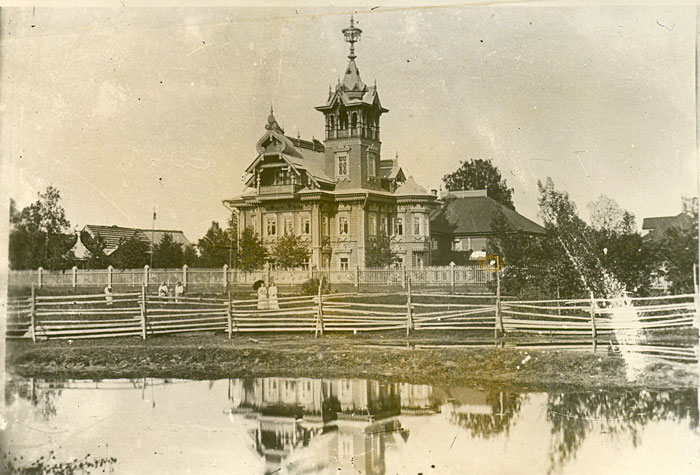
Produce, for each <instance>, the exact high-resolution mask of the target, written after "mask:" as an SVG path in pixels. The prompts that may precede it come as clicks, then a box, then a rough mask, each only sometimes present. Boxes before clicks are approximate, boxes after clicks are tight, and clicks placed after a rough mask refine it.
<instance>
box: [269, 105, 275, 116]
mask: <svg viewBox="0 0 700 475" xmlns="http://www.w3.org/2000/svg"><path fill="white" fill-rule="evenodd" d="M274 113H275V111H274V110H272V104H270V114H274Z"/></svg>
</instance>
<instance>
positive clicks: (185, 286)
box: [182, 264, 187, 291]
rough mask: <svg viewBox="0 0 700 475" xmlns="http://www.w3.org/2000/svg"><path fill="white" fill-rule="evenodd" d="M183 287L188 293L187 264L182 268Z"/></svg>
mask: <svg viewBox="0 0 700 475" xmlns="http://www.w3.org/2000/svg"><path fill="white" fill-rule="evenodd" d="M182 286H183V287H184V288H185V291H187V264H184V265H183V266H182Z"/></svg>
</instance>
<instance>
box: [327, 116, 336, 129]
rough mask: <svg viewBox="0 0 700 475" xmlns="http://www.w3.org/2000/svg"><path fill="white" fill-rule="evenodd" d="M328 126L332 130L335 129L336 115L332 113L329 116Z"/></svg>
mask: <svg viewBox="0 0 700 475" xmlns="http://www.w3.org/2000/svg"><path fill="white" fill-rule="evenodd" d="M328 128H330V129H331V130H333V129H335V117H334V116H332V115H329V116H328Z"/></svg>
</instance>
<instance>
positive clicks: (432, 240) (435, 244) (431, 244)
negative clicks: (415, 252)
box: [430, 239, 438, 251]
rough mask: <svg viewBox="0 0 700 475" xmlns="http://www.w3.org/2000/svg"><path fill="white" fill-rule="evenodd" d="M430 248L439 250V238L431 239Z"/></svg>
mask: <svg viewBox="0 0 700 475" xmlns="http://www.w3.org/2000/svg"><path fill="white" fill-rule="evenodd" d="M430 249H432V250H433V251H437V249H438V242H437V239H431V240H430Z"/></svg>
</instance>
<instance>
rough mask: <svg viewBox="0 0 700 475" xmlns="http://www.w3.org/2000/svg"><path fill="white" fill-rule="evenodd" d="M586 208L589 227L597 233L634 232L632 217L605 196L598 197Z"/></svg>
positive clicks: (634, 224)
mask: <svg viewBox="0 0 700 475" xmlns="http://www.w3.org/2000/svg"><path fill="white" fill-rule="evenodd" d="M586 207H587V208H588V211H589V213H590V215H591V226H593V229H595V230H597V231H600V230H607V231H614V232H617V233H624V234H630V233H633V232H634V231H635V230H636V227H637V225H636V222H635V219H634V215H632V214H631V213H629V212H628V211H625V210H624V209H622V207H621V206H620V205H619V204H617V202H616V201H615V200H613V199H611V198H608V197H607V196H605V195H600V197H598V200H597V201H591V202H590V203H588V205H587V206H586Z"/></svg>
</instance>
